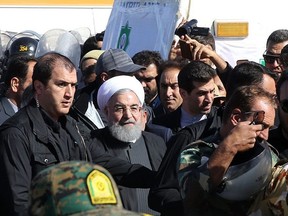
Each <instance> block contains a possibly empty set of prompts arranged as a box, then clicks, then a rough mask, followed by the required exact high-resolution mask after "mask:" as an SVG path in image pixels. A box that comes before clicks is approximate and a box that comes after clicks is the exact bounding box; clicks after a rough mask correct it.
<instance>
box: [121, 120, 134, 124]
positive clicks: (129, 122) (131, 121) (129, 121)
mask: <svg viewBox="0 0 288 216" xmlns="http://www.w3.org/2000/svg"><path fill="white" fill-rule="evenodd" d="M125 124H135V121H133V120H127V121H124V122H119V125H125Z"/></svg>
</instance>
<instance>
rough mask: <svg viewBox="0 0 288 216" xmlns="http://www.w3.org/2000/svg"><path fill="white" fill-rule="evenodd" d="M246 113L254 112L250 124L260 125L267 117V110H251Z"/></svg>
mask: <svg viewBox="0 0 288 216" xmlns="http://www.w3.org/2000/svg"><path fill="white" fill-rule="evenodd" d="M244 114H245V115H251V114H253V120H252V121H251V122H250V124H249V125H258V124H263V121H264V118H265V111H263V110H261V111H251V112H245V113H244Z"/></svg>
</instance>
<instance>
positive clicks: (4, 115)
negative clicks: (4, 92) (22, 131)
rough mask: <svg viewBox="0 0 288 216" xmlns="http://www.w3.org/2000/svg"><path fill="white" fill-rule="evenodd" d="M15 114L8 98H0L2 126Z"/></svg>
mask: <svg viewBox="0 0 288 216" xmlns="http://www.w3.org/2000/svg"><path fill="white" fill-rule="evenodd" d="M14 114H15V111H14V109H13V108H12V106H11V104H10V102H9V101H8V99H7V98H6V97H1V98H0V125H1V124H2V123H3V122H4V121H6V120H7V119H8V118H10V117H11V116H13V115H14Z"/></svg>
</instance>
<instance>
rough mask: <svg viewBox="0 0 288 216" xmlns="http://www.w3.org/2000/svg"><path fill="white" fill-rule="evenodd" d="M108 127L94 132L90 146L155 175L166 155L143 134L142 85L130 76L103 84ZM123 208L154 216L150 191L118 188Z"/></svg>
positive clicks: (160, 142)
mask: <svg viewBox="0 0 288 216" xmlns="http://www.w3.org/2000/svg"><path fill="white" fill-rule="evenodd" d="M97 102H98V105H99V108H100V109H101V110H102V111H103V112H104V113H105V115H106V117H107V120H108V126H106V127H105V128H102V129H98V130H94V131H92V133H91V142H93V145H98V146H100V147H101V148H103V149H104V150H105V151H106V152H108V153H109V154H111V155H113V156H115V157H118V158H121V159H124V160H127V161H129V162H130V163H132V164H141V165H143V166H146V167H147V168H149V169H151V170H154V171H157V170H158V168H159V165H160V163H161V161H162V158H163V156H164V154H165V151H166V144H165V142H164V140H163V139H162V138H161V137H160V136H157V135H155V134H153V133H151V132H146V131H144V127H145V123H146V120H147V113H146V110H145V108H144V107H143V105H144V90H143V87H142V85H141V83H140V82H139V81H138V80H137V79H136V78H134V77H131V76H125V75H122V76H116V77H113V78H110V79H109V80H107V81H106V82H104V83H103V84H102V85H101V87H100V88H99V91H98V95H97ZM118 187H119V191H120V195H121V198H122V202H123V206H124V208H126V209H129V210H133V211H136V212H142V213H148V214H153V215H155V214H157V213H156V212H155V211H153V210H151V209H150V208H149V207H148V199H147V197H148V192H149V189H140V188H126V187H122V186H119V185H118Z"/></svg>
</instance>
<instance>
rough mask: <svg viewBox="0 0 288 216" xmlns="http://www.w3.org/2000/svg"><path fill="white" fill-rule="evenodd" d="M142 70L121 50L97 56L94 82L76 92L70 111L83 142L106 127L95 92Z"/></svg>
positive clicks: (107, 51) (110, 50) (142, 68)
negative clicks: (109, 80) (107, 83)
mask: <svg viewBox="0 0 288 216" xmlns="http://www.w3.org/2000/svg"><path fill="white" fill-rule="evenodd" d="M144 69H145V67H143V66H141V65H137V64H134V63H133V61H132V59H131V58H130V56H129V55H128V53H126V52H125V51H124V50H121V49H108V50H106V51H105V52H103V53H102V54H101V55H100V56H99V58H98V61H97V64H96V68H95V72H96V75H97V77H96V79H95V81H94V82H92V83H91V84H89V85H88V86H86V87H85V88H83V89H80V90H78V91H77V92H76V94H75V99H74V103H73V105H72V107H71V111H70V115H71V116H72V117H73V118H74V119H75V120H76V121H77V123H78V127H79V129H80V132H81V135H82V136H83V137H84V139H85V140H87V139H89V137H90V131H91V130H95V129H99V128H103V127H105V126H106V119H105V115H104V114H103V113H102V112H101V111H100V110H99V107H98V104H97V92H98V89H99V87H100V86H101V85H102V83H104V82H105V81H106V80H108V79H110V78H111V77H115V76H119V75H129V76H133V75H134V74H135V73H136V72H137V71H139V70H144ZM126 84H128V83H126Z"/></svg>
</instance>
